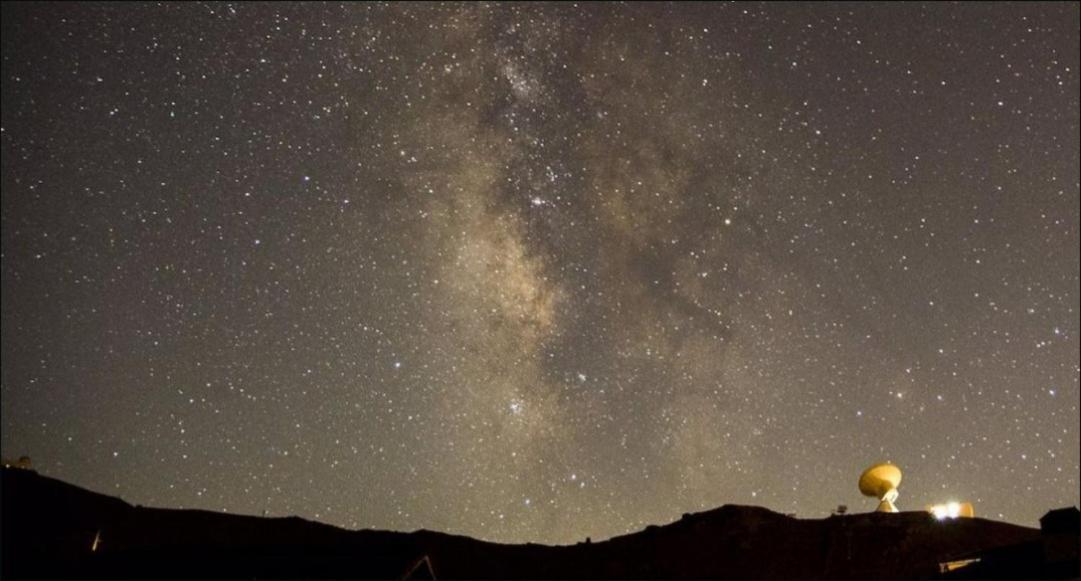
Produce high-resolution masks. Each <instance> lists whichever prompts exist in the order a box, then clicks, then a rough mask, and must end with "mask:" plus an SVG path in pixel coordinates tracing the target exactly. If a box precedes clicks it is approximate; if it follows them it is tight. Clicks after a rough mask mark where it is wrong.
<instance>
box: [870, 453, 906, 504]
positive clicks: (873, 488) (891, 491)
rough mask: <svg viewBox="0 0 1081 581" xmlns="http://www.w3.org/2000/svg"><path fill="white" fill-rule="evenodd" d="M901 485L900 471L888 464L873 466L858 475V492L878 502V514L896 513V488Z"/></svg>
mask: <svg viewBox="0 0 1081 581" xmlns="http://www.w3.org/2000/svg"><path fill="white" fill-rule="evenodd" d="M900 484H901V469H900V468H898V467H896V466H894V465H893V464H890V463H888V462H882V463H879V464H875V465H874V466H871V467H870V468H868V469H866V470H864V471H863V474H860V492H861V493H862V494H863V495H864V496H872V497H874V498H877V499H878V500H879V503H878V509H877V511H878V512H897V507H896V506H894V504H893V502H894V501H895V500H897V487H898V486H899V485H900Z"/></svg>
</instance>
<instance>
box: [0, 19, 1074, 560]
mask: <svg viewBox="0 0 1081 581" xmlns="http://www.w3.org/2000/svg"><path fill="white" fill-rule="evenodd" d="M2 21H3V24H2V26H3V77H2V80H3V84H2V101H0V102H2V135H0V138H2V140H0V142H2V153H3V159H2V166H3V178H2V179H3V182H2V187H3V196H2V210H3V212H2V243H3V249H2V257H0V258H2V276H3V280H2V282H3V301H2V337H3V345H2V361H3V365H2V382H0V389H2V399H3V405H2V406H0V418H2V423H0V427H2V437H3V451H4V455H5V457H8V456H15V457H17V456H19V455H22V454H27V455H30V456H31V457H32V459H33V462H34V465H35V467H36V468H37V469H38V470H40V471H42V472H43V473H45V474H48V475H50V476H54V477H57V478H62V479H65V480H68V481H70V482H73V483H75V484H78V485H81V486H85V487H89V488H91V489H94V490H99V491H102V492H106V493H108V494H114V495H118V496H121V497H123V498H125V499H126V500H129V501H131V502H138V503H142V504H146V505H156V506H167V507H181V506H182V507H189V508H205V509H210V510H226V511H228V512H237V513H249V514H262V513H263V512H264V511H265V512H266V513H267V514H269V515H280V516H284V515H291V514H296V515H299V516H302V517H305V518H309V519H315V520H319V521H323V522H327V523H332V524H336V525H340V526H346V527H374V528H385V529H395V530H413V529H418V528H426V529H434V530H445V531H448V532H454V533H461V534H468V535H472V536H475V537H479V538H483V539H489V540H496V541H536V542H559V543H569V542H575V541H578V540H581V539H583V538H584V537H586V536H591V537H593V538H604V537H608V536H612V535H615V534H622V533H625V532H629V531H632V530H637V529H639V528H641V527H643V526H644V525H647V524H651V523H664V522H668V521H671V520H673V519H676V518H678V517H679V515H680V514H681V513H684V512H692V511H698V510H703V509H707V508H712V507H715V506H719V505H721V504H725V503H738V504H754V505H761V506H765V507H767V508H771V509H774V510H777V511H781V512H786V513H791V512H795V513H797V514H799V515H801V516H815V517H819V516H823V515H826V514H828V513H829V511H830V510H832V509H834V508H835V507H836V506H837V505H839V504H847V505H849V506H850V507H852V509H853V510H860V509H864V508H865V509H867V510H871V509H872V508H874V504H875V503H874V502H873V501H872V500H871V499H864V498H862V497H860V496H859V492H858V491H857V490H856V486H855V480H856V477H857V476H858V475H859V472H860V471H861V470H862V469H863V468H864V467H866V466H867V465H869V464H871V463H873V462H876V461H881V460H889V461H892V462H895V463H897V464H898V465H900V466H902V467H903V468H904V471H905V472H904V473H905V479H904V482H903V483H902V485H901V488H900V492H901V495H900V498H899V499H898V501H897V504H898V506H899V507H900V508H901V509H902V510H904V509H921V508H922V507H923V506H924V505H927V504H932V503H936V502H943V501H949V500H963V501H971V502H973V503H974V504H975V506H976V511H977V514H978V515H980V516H986V517H989V518H994V519H1002V520H1009V521H1012V522H1016V523H1020V524H1029V525H1031V524H1034V523H1035V522H1036V519H1037V518H1039V516H1040V515H1042V514H1043V513H1044V512H1045V511H1046V510H1047V509H1048V508H1052V507H1055V506H1062V505H1070V504H1078V503H1079V496H1078V489H1079V482H1078V481H1079V475H1081V467H1079V466H1081V460H1079V456H1081V453H1079V447H1081V445H1079V432H1078V422H1079V411H1078V400H1079V373H1081V369H1079V358H1081V357H1079V353H1081V343H1079V340H1078V333H1079V331H1081V329H1079V326H1081V324H1079V300H1081V292H1079V261H1081V258H1079V250H1078V248H1079V236H1078V222H1079V213H1081V208H1079V206H1081V202H1079V200H1081V177H1079V149H1078V143H1079V141H1081V139H1079V114H1078V103H1079V83H1078V66H1079V63H1078V60H1079V40H1078V30H1079V29H1081V26H1079V9H1078V5H1077V4H1065V3H1064V4H993V5H992V4H960V5H942V4H904V5H900V4H897V5H881V4H851V5H850V4H844V5H837V4H806V5H774V4H749V3H746V4H745V3H739V4H727V5H714V4H704V5H700V4H631V5H607V4H605V5H589V4H587V5H573V4H547V5H533V4H528V5H527V4H495V5H492V4H391V5H384V4H374V3H373V4H351V3H347V4H341V5H338V4H318V5H316V4H301V5H292V4H247V3H212V4H201V3H183V4H166V5H129V4H90V3H87V4H77V5H56V6H53V5H50V6H44V5H31V4H17V5H10V4H6V3H5V4H4V5H3V19H2Z"/></svg>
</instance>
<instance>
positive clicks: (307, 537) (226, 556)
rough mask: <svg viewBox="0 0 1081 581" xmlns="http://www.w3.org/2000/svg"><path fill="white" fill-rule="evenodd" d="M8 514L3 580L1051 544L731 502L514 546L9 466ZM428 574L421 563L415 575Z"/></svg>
mask: <svg viewBox="0 0 1081 581" xmlns="http://www.w3.org/2000/svg"><path fill="white" fill-rule="evenodd" d="M0 516H2V520H3V531H2V532H3V535H2V542H3V565H2V573H3V576H4V577H5V578H10V577H68V576H76V577H81V578H87V577H99V578H101V577H109V578H125V577H126V578H135V577H138V578H144V577H159V578H160V577H171V578H181V577H183V578H198V577H215V578H225V577H247V578H252V577H255V578H295V577H306V578H330V577H338V578H342V577H348V578H400V577H401V576H403V574H405V573H406V572H407V571H409V570H410V568H411V567H412V566H413V565H414V564H416V563H417V562H418V559H421V558H423V557H424V556H427V557H428V559H429V561H430V563H431V569H432V571H433V572H434V574H435V576H437V577H439V578H533V579H536V578H593V579H598V578H623V579H628V578H630V579H633V578H721V579H797V578H799V579H816V578H831V579H864V578H872V577H873V578H881V579H889V578H909V579H911V578H931V577H935V576H936V575H938V563H940V562H943V561H948V560H951V559H953V558H956V557H958V556H963V555H966V554H970V553H973V552H975V551H982V550H986V549H991V548H995V547H1005V546H1009V545H1016V544H1019V543H1025V542H1032V541H1036V540H1038V539H1039V531H1037V530H1035V529H1030V528H1025V527H1019V526H1015V525H1011V524H1006V523H1000V522H994V521H988V520H984V519H959V520H954V521H936V520H934V519H933V518H931V517H930V516H929V515H928V514H926V513H923V512H910V513H899V514H878V513H871V514H859V515H848V516H844V517H830V518H827V519H795V518H791V517H787V516H784V515H781V514H778V513H775V512H772V511H770V510H767V509H764V508H759V507H753V506H734V505H726V506H723V507H721V508H718V509H715V510H711V511H707V512H703V513H697V514H693V515H685V516H684V518H682V519H681V520H679V521H677V522H674V523H671V524H668V525H665V526H655V527H649V528H647V529H646V530H644V531H641V532H637V533H634V534H630V535H625V536H621V537H615V538H612V539H609V540H606V541H602V542H596V543H591V544H578V545H572V546H544V545H534V544H527V545H503V544H496V543H488V542H483V541H478V540H475V539H471V538H468V537H462V536H453V535H447V534H442V533H436V532H430V531H417V532H413V533H398V532H389V531H371V530H362V531H348V530H344V529H340V528H337V527H332V526H329V525H323V524H319V523H314V522H309V521H305V520H303V519H300V518H296V517H291V518H259V517H251V516H238V515H230V514H223V513H215V512H207V511H199V510H169V509H156V508H143V507H135V506H132V505H130V504H128V503H126V502H124V501H122V500H120V499H117V498H113V497H109V496H105V495H102V494H98V493H94V492H90V491H88V490H84V489H81V488H78V487H75V486H72V485H70V484H66V483H64V482H61V481H58V480H54V479H51V478H47V477H43V476H40V475H38V474H36V473H34V472H31V471H28V470H17V469H4V470H3V504H2V509H0ZM95 537H97V538H98V541H99V542H98V546H97V549H96V550H91V547H92V544H93V542H94V539H95ZM427 573H428V568H427V567H426V566H424V565H421V566H420V567H418V568H417V569H416V570H415V571H414V576H417V575H424V574H427Z"/></svg>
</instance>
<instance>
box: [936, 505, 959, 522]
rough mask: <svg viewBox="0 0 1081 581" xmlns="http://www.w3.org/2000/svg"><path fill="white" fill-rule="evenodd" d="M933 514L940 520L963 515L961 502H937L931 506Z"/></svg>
mask: <svg viewBox="0 0 1081 581" xmlns="http://www.w3.org/2000/svg"><path fill="white" fill-rule="evenodd" d="M931 514H933V515H934V516H935V518H936V519H938V520H944V519H947V518H957V517H959V516H961V503H959V502H948V503H946V504H936V505H935V506H932V507H931Z"/></svg>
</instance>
